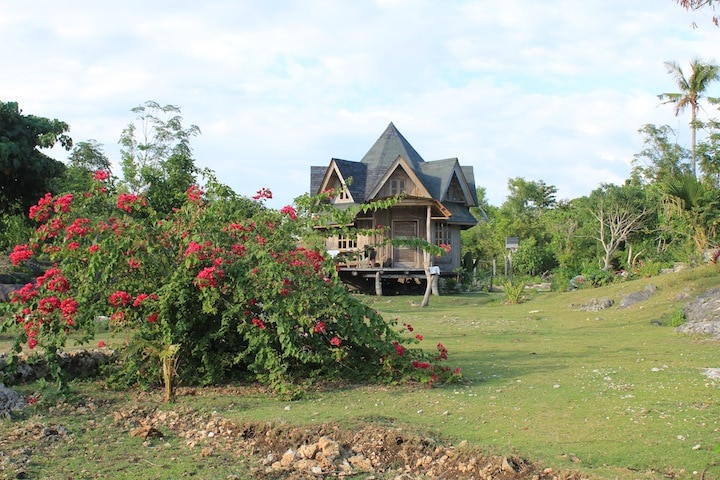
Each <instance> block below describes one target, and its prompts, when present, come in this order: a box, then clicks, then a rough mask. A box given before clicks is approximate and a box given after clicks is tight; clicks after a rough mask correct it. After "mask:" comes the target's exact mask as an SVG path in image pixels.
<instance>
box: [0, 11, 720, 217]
mask: <svg viewBox="0 0 720 480" xmlns="http://www.w3.org/2000/svg"><path fill="white" fill-rule="evenodd" d="M710 17H711V12H710V11H700V12H694V13H692V12H685V11H684V10H683V9H682V8H680V7H679V6H678V5H677V4H676V3H675V2H674V1H673V0H633V1H627V0H587V1H582V2H579V1H577V0H554V1H553V2H536V1H533V2H531V1H528V0H494V1H490V0H477V1H471V0H468V1H451V0H448V1H438V0H434V1H430V0H374V1H371V0H365V1H360V0H344V1H340V0H335V1H333V0H324V1H321V0H303V1H291V0H279V1H262V2H261V1H249V0H204V1H203V2H197V1H193V2H190V1H173V2H169V1H143V2H140V1H136V0H127V1H124V2H121V3H117V2H110V3H108V2H98V1H97V0H95V1H86V0H76V1H73V2H65V3H64V4H58V3H57V2H50V1H38V0H26V1H23V2H3V3H2V5H0V54H2V58H3V68H2V69H0V100H1V101H6V102H7V101H16V102H18V103H19V104H20V107H21V108H22V109H23V112H24V113H26V114H33V115H39V116H43V117H49V118H58V119H60V120H63V121H65V122H67V123H68V124H70V126H71V132H70V134H71V136H72V137H73V139H74V140H75V142H79V141H85V140H88V139H95V140H97V141H98V142H99V143H101V144H103V145H104V147H105V152H106V154H107V155H108V157H109V158H110V159H111V160H112V161H113V162H117V161H118V160H119V147H118V145H117V141H118V139H119V137H120V133H121V132H122V130H123V128H124V127H125V126H126V125H127V124H128V123H130V122H131V121H132V120H133V118H134V115H133V114H132V112H130V109H131V108H133V107H135V106H137V105H140V104H142V103H144V102H145V101H146V100H154V101H157V102H159V103H161V104H173V105H177V106H179V107H180V108H181V109H182V116H183V118H184V120H185V125H187V126H189V125H191V124H194V125H197V126H199V127H200V129H201V131H202V135H201V136H199V137H196V138H195V139H194V140H193V142H192V147H193V152H194V155H195V158H196V163H197V164H198V165H199V166H202V167H209V168H211V169H213V170H214V171H215V172H216V173H217V175H218V177H219V179H220V180H221V181H222V182H223V183H226V184H228V185H230V186H231V187H232V188H233V189H234V190H235V191H237V192H238V193H240V194H243V195H248V196H251V195H253V194H254V193H255V192H256V191H257V190H258V189H259V188H261V187H268V188H270V189H271V190H272V191H273V192H274V195H275V198H274V199H273V201H272V203H271V204H270V205H271V206H275V207H278V208H279V207H281V206H283V205H285V204H288V203H291V202H292V200H293V198H295V197H296V196H298V195H301V194H303V193H305V192H306V191H307V189H308V188H309V172H310V166H312V165H327V164H328V163H329V162H330V159H331V158H333V157H335V158H343V159H346V160H359V159H360V158H361V157H362V156H363V155H364V154H365V152H366V151H367V150H368V149H369V148H370V147H371V146H372V144H373V143H374V142H375V140H376V139H377V137H378V136H379V135H380V134H381V133H382V132H383V130H384V129H385V127H386V126H387V125H388V123H390V122H393V123H394V124H395V125H396V126H397V128H398V129H399V130H400V132H402V134H403V135H404V136H405V137H406V138H407V140H408V141H409V142H410V143H411V144H412V145H413V146H414V147H415V149H416V150H417V151H418V152H419V153H420V155H422V156H423V158H424V159H425V160H437V159H442V158H450V157H457V158H458V159H459V160H460V163H461V164H462V165H472V166H473V167H474V169H475V179H476V183H477V185H478V186H480V187H484V188H485V189H486V192H487V197H488V199H489V201H490V203H491V204H493V205H500V204H501V203H502V202H503V201H504V199H505V196H506V195H507V181H508V179H509V178H513V177H523V178H525V179H526V180H542V181H544V182H545V183H547V184H550V185H554V186H556V187H557V188H558V198H559V199H570V198H575V197H579V196H583V195H587V194H588V193H590V191H591V190H593V189H594V188H596V187H597V186H598V185H599V184H600V183H601V182H610V183H620V182H622V181H623V180H624V179H625V178H627V177H628V176H629V172H630V162H631V161H632V157H633V154H635V153H637V152H639V151H640V150H641V148H642V138H641V137H640V136H639V135H638V133H637V130H638V129H639V128H640V127H641V126H642V125H644V124H646V123H654V124H657V125H663V124H667V125H670V126H671V127H673V128H675V129H676V130H677V131H678V134H679V136H678V142H679V143H680V144H682V145H685V146H688V147H689V137H690V135H689V131H688V128H687V124H688V121H689V118H688V116H687V115H684V116H680V117H675V116H674V114H673V110H672V108H671V107H670V106H659V100H658V99H657V94H659V93H663V92H674V91H676V87H675V85H674V84H673V83H672V80H671V78H670V77H669V76H668V75H667V74H666V72H665V67H664V65H663V62H664V61H667V60H674V61H677V62H678V63H680V64H681V65H683V66H686V65H687V63H688V62H689V61H690V60H691V59H692V58H694V57H700V58H703V59H706V60H719V59H716V58H714V55H716V54H717V45H718V44H719V43H720V29H718V28H716V27H715V26H713V25H712V23H711V22H710ZM692 22H696V23H697V24H698V26H699V28H696V29H693V28H691V24H692ZM709 93H710V95H712V96H720V84H716V85H715V86H713V87H712V88H711V91H710V92H709ZM710 113H712V111H710ZM715 116H716V117H717V116H720V114H716V115H715ZM51 155H52V156H54V157H55V158H58V159H61V160H64V159H65V158H66V156H67V154H66V152H64V151H59V150H57V149H56V150H53V151H52V152H51ZM115 173H117V174H119V169H117V168H116V170H115Z"/></svg>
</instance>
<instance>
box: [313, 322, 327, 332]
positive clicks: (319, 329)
mask: <svg viewBox="0 0 720 480" xmlns="http://www.w3.org/2000/svg"><path fill="white" fill-rule="evenodd" d="M313 330H314V331H315V333H325V332H326V331H327V330H326V329H325V322H323V321H319V322H317V323H316V324H315V326H314V327H313Z"/></svg>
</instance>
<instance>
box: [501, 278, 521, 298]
mask: <svg viewBox="0 0 720 480" xmlns="http://www.w3.org/2000/svg"><path fill="white" fill-rule="evenodd" d="M502 286H503V292H505V298H506V300H507V302H508V303H513V304H516V303H521V302H522V300H523V297H522V295H523V291H524V290H525V282H521V281H517V280H509V281H505V282H503V284H502Z"/></svg>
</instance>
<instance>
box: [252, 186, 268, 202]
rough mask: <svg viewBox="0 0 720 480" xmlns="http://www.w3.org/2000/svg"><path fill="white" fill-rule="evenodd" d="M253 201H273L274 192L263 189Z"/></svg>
mask: <svg viewBox="0 0 720 480" xmlns="http://www.w3.org/2000/svg"><path fill="white" fill-rule="evenodd" d="M252 198H253V200H260V201H262V200H265V199H271V198H272V192H271V191H270V189H269V188H261V189H260V190H258V191H257V193H256V194H255V195H254V196H253V197H252Z"/></svg>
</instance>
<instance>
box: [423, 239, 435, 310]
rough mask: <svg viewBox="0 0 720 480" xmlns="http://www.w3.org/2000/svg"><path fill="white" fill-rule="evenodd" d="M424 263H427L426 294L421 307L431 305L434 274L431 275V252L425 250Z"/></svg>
mask: <svg viewBox="0 0 720 480" xmlns="http://www.w3.org/2000/svg"><path fill="white" fill-rule="evenodd" d="M423 263H424V264H425V280H426V285H425V295H423V299H422V303H421V304H420V306H421V307H427V306H428V305H430V294H431V293H432V281H433V279H432V277H433V276H432V275H430V254H429V253H428V252H423Z"/></svg>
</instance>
